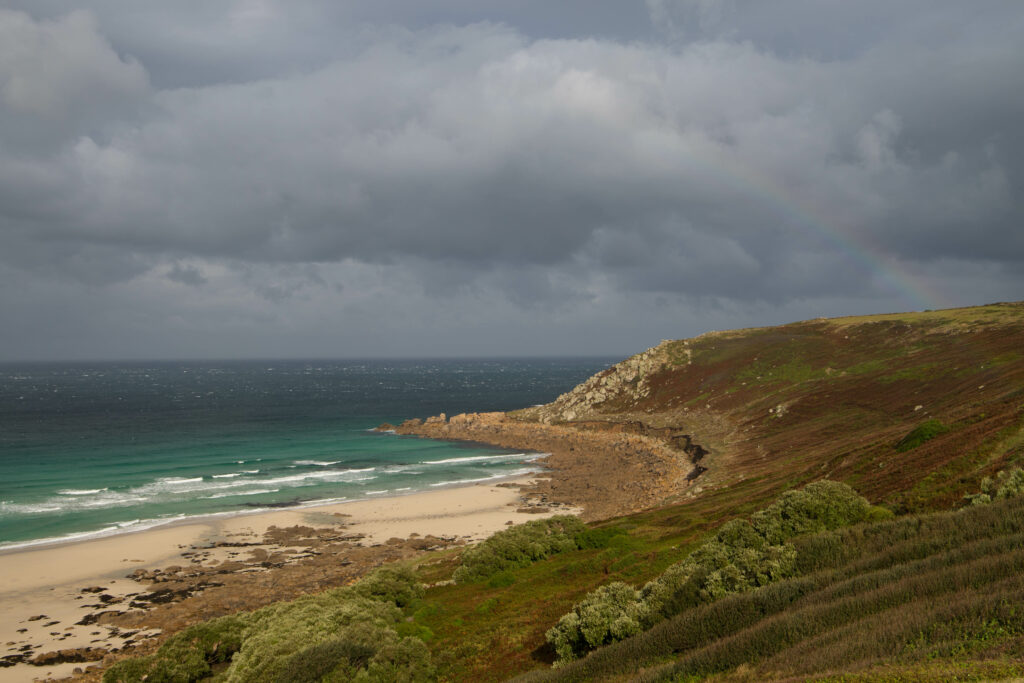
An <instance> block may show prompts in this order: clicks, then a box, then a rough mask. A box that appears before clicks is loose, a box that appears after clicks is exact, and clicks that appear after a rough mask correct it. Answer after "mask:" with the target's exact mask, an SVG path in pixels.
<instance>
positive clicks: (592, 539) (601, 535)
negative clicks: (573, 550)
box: [575, 527, 626, 550]
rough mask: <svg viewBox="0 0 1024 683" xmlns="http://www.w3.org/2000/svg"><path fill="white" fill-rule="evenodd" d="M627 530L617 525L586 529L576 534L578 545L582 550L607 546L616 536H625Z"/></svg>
mask: <svg viewBox="0 0 1024 683" xmlns="http://www.w3.org/2000/svg"><path fill="white" fill-rule="evenodd" d="M625 535H626V532H625V531H624V530H622V529H619V528H617V527H605V528H603V529H585V530H584V531H581V532H579V533H577V534H576V536H575V539H576V547H577V548H580V549H581V550H584V549H587V548H607V547H608V546H609V545H611V544H612V543H613V542H614V541H615V540H616V538H619V537H623V536H625Z"/></svg>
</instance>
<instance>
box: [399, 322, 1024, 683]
mask: <svg viewBox="0 0 1024 683" xmlns="http://www.w3.org/2000/svg"><path fill="white" fill-rule="evenodd" d="M645 358H647V359H650V362H648V360H645V361H644V363H645V364H644V365H643V366H642V367H643V368H644V372H645V373H646V374H645V375H644V376H643V377H642V378H641V377H636V376H635V375H634V376H633V377H632V378H631V377H630V376H629V375H628V374H625V375H623V376H624V377H625V381H623V382H619V383H616V384H614V385H609V387H611V388H609V389H608V390H607V391H602V392H596V393H593V392H592V394H593V395H600V400H599V401H591V403H590V404H589V405H584V406H583V409H582V410H581V409H580V406H581V405H583V404H582V403H581V401H580V400H579V397H580V395H582V394H580V395H577V396H576V398H572V397H568V398H567V397H563V398H562V399H560V400H559V402H556V403H555V404H553V405H552V406H549V407H547V408H546V411H547V412H546V413H545V412H543V411H536V410H534V411H524V412H523V413H521V414H520V417H521V418H522V419H526V420H531V419H541V418H542V417H543V416H544V415H547V416H555V418H556V421H557V419H558V416H559V415H561V416H562V417H561V421H568V422H570V423H572V422H577V423H579V424H580V427H581V428H593V426H594V424H595V422H596V423H600V422H613V423H630V424H640V425H642V426H643V427H644V428H663V427H672V428H673V429H675V430H685V431H686V433H687V434H690V435H692V438H693V441H694V442H695V443H699V444H701V445H702V446H704V447H706V448H707V449H708V450H709V451H710V453H709V454H708V455H707V456H705V460H704V461H703V462H704V464H706V465H707V466H708V468H709V469H708V470H707V471H706V472H704V473H703V474H701V476H700V477H699V478H697V480H696V481H695V484H694V486H693V487H691V489H689V490H688V491H686V492H684V493H681V494H680V495H679V496H677V497H676V498H675V499H672V500H668V501H665V504H664V505H663V506H661V507H659V508H657V509H653V510H649V511H646V512H643V513H640V514H635V515H631V516H628V517H622V518H616V519H611V520H606V521H604V522H602V523H600V524H598V525H595V526H594V527H592V531H591V532H589V535H583V536H580V535H579V532H578V531H573V532H572V534H571V539H572V542H569V541H565V542H559V543H552V544H548V545H549V546H550V548H555V547H557V551H550V552H549V550H545V551H544V552H543V553H538V554H537V555H536V557H535V558H533V560H535V561H532V560H531V561H529V562H526V561H519V560H517V561H516V562H515V563H514V564H510V565H508V566H507V567H505V568H500V567H499V568H498V569H496V570H495V571H494V572H493V573H487V572H483V573H477V574H474V575H473V576H474V578H473V579H472V580H466V581H465V582H460V583H456V582H453V581H452V580H451V579H452V577H453V575H454V574H455V572H456V570H457V569H458V568H459V566H460V561H461V560H460V554H459V551H443V552H441V553H436V554H432V555H431V556H428V557H426V558H425V559H421V560H420V561H418V562H417V563H416V564H415V565H414V566H413V567H412V569H413V571H414V572H415V573H416V576H418V578H419V580H420V581H422V582H424V583H426V584H428V586H429V587H428V588H427V590H426V591H425V592H424V593H423V594H422V595H420V596H417V597H416V598H415V599H412V600H410V601H409V602H408V603H407V604H404V605H402V606H401V609H402V616H401V618H398V619H397V620H396V621H395V623H394V625H393V626H389V628H392V629H393V630H394V632H395V634H396V636H395V637H400V638H406V637H413V638H417V639H419V640H422V641H423V642H424V643H425V644H426V645H427V647H428V648H429V650H430V656H431V661H432V664H431V666H432V667H435V670H436V673H437V675H438V677H439V678H440V679H442V680H452V681H461V680H474V681H490V680H495V681H496V680H505V679H507V678H510V677H514V676H517V675H527V676H528V678H529V679H530V680H532V679H533V678H537V679H541V680H547V679H548V678H552V679H558V680H562V679H567V680H591V679H594V678H604V679H608V680H633V679H634V678H636V679H638V680H702V679H704V678H707V677H710V678H711V679H712V680H750V681H758V680H766V679H779V680H807V679H813V680H822V679H825V680H844V681H861V680H953V679H958V680H983V679H990V678H1000V677H1008V676H1014V675H1022V674H1024V669H1022V667H1021V665H1020V662H1021V661H1022V660H1024V580H1022V579H1021V578H1020V577H1021V576H1024V554H1022V553H1024V551H1022V550H1021V548H1022V547H1024V543H1022V542H1024V503H1022V502H1020V501H1019V500H1018V499H1015V500H1002V501H999V500H997V501H995V502H993V503H991V504H988V505H979V506H968V507H964V506H965V505H966V501H965V498H964V496H965V495H966V494H969V493H976V492H978V491H980V490H981V487H982V479H983V478H984V477H986V476H991V475H994V474H995V473H996V472H997V471H1003V470H1007V469H1009V468H1011V467H1012V466H1014V465H1015V464H1017V465H1019V464H1021V463H1022V461H1024V305H1022V304H997V305H993V306H985V307H978V308H970V309H959V310H953V311H935V312H926V313H914V314H904V315H885V316H868V317H857V318H842V319H835V320H815V321H808V322H803V323H795V324H792V325H785V326H780V327H773V328H763V329H756V330H740V331H733V332H721V333H713V334H708V335H704V336H701V337H699V338H696V339H692V340H684V341H677V342H667V343H664V344H662V345H661V346H659V347H658V348H657V349H656V350H655V351H654V352H648V355H647V356H645ZM611 372H612V371H609V373H611ZM609 376H610V375H609ZM637 384H641V385H642V386H643V391H636V390H634V389H635V386H636V385H637ZM588 395H591V394H588ZM570 401H574V403H573V404H572V413H573V417H572V419H569V420H566V418H565V416H566V415H567V412H566V411H567V410H568V409H567V408H566V407H565V406H567V405H568V404H569V402H570ZM545 419H549V418H545ZM825 478H827V479H831V480H834V481H840V482H845V483H847V484H849V485H851V486H852V487H853V488H855V489H856V490H857V491H858V492H860V493H861V494H862V495H864V496H866V497H867V499H868V500H869V501H870V502H871V503H876V504H882V505H884V506H885V507H886V508H888V509H889V510H891V511H892V512H894V513H896V517H895V518H894V519H892V520H889V521H881V522H878V521H876V522H870V523H863V524H860V525H857V526H853V527H848V528H843V529H838V530H834V531H828V532H822V533H818V534H812V535H809V536H801V537H799V538H796V539H794V540H793V541H792V543H793V544H794V545H795V547H796V549H797V558H798V559H797V568H798V571H797V572H796V573H795V574H793V575H791V576H789V577H788V578H786V579H785V580H781V581H777V582H774V583H772V584H771V585H767V586H764V587H762V588H758V589H756V590H752V591H749V592H745V593H742V594H739V595H732V596H728V597H725V598H722V599H720V600H718V601H715V602H711V603H709V604H702V605H698V606H696V607H694V608H692V609H688V610H686V611H684V612H683V613H681V614H678V615H676V616H674V617H672V618H671V619H668V620H666V621H663V622H661V623H659V624H657V625H655V626H654V628H652V629H651V630H649V631H646V632H645V633H642V634H640V635H637V636H634V637H632V638H630V639H628V640H624V641H621V642H618V643H616V644H613V645H610V646H607V647H605V648H602V649H599V650H597V651H596V652H595V653H593V654H591V655H590V656H589V657H587V658H585V659H582V660H579V661H577V662H575V663H571V664H569V665H566V666H564V667H561V668H559V669H554V670H552V669H551V668H550V666H551V664H552V663H553V662H554V660H555V652H554V650H553V648H552V647H551V646H550V645H549V644H548V643H547V641H546V639H545V632H546V631H547V630H548V629H550V628H551V627H552V626H554V625H555V624H556V623H557V622H558V620H559V618H560V617H561V616H562V615H563V614H566V613H567V612H569V611H570V610H571V609H572V608H573V606H574V605H575V604H576V603H578V602H579V601H580V600H582V599H583V598H584V597H585V596H586V595H587V593H589V592H591V591H593V590H595V589H597V588H598V587H600V586H604V585H607V584H609V583H611V582H614V581H622V582H625V583H627V584H629V585H631V586H637V587H639V586H642V585H643V584H644V583H646V582H648V581H650V580H651V579H653V578H655V577H657V576H659V575H660V574H662V573H663V572H664V571H665V570H666V569H667V568H669V567H670V566H671V565H673V564H675V563H677V562H680V561H681V560H683V559H684V558H686V557H687V556H688V554H689V553H691V552H692V551H693V550H694V549H696V548H698V547H699V546H700V545H701V544H702V543H704V542H705V541H707V539H709V538H710V537H711V536H712V535H713V534H714V533H715V531H716V530H717V529H719V528H720V527H721V526H722V525H723V524H724V523H725V522H727V521H729V520H732V519H736V518H748V517H749V516H750V515H752V514H753V513H755V512H756V511H758V510H761V509H763V508H765V507H767V506H768V505H769V504H770V503H771V502H772V501H773V500H776V499H777V498H778V497H779V496H780V495H781V494H782V493H783V492H784V491H786V490H789V489H792V488H794V487H800V486H804V485H805V484H807V483H809V482H812V481H817V480H820V479H825ZM595 530H596V531H595ZM588 539H589V540H588ZM545 547H548V546H545ZM496 566H497V565H496ZM470 574H472V572H468V571H463V572H461V574H459V576H463V577H464V576H469V575H470Z"/></svg>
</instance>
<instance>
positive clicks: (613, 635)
mask: <svg viewBox="0 0 1024 683" xmlns="http://www.w3.org/2000/svg"><path fill="white" fill-rule="evenodd" d="M644 610H645V605H644V603H643V602H642V601H641V600H640V593H639V591H637V590H636V589H635V588H633V587H632V586H629V585H627V584H625V583H622V582H621V581H616V582H615V583H610V584H608V585H605V586H601V587H600V588H598V589H597V590H596V591H594V592H592V593H590V594H589V595H588V596H587V597H586V598H584V599H583V601H582V602H580V603H579V604H577V605H576V606H574V607H573V608H572V611H571V612H569V613H568V614H566V615H564V616H563V617H562V618H561V619H559V620H558V624H557V625H556V626H554V627H553V628H551V629H550V630H549V631H548V632H547V634H546V637H547V639H548V642H549V643H551V644H552V645H553V646H554V647H555V652H556V653H558V658H559V662H567V661H571V660H573V659H576V658H577V657H580V656H582V655H583V654H585V653H587V652H589V651H590V650H593V649H594V648H596V647H600V646H601V645H606V644H608V643H612V642H615V641H617V640H622V639H623V638H628V637H629V636H631V635H634V634H636V633H640V631H642V630H643V628H642V625H643V623H644V621H645V620H646V619H645V618H646V614H645V612H644Z"/></svg>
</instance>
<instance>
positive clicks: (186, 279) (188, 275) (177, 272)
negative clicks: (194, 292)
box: [167, 263, 209, 287]
mask: <svg viewBox="0 0 1024 683" xmlns="http://www.w3.org/2000/svg"><path fill="white" fill-rule="evenodd" d="M167 279H168V280H171V281H172V282H179V283H181V284H183V285H189V286H190V287H199V286H200V285H205V284H206V283H207V282H209V280H207V279H206V277H205V276H204V275H203V271H201V270H199V268H197V267H196V266H193V265H182V264H180V263H175V264H174V265H173V266H172V267H171V270H170V271H169V272H168V273H167Z"/></svg>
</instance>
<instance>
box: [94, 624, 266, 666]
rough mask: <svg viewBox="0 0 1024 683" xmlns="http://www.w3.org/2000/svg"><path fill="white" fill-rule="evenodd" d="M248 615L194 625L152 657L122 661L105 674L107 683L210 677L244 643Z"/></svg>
mask: <svg viewBox="0 0 1024 683" xmlns="http://www.w3.org/2000/svg"><path fill="white" fill-rule="evenodd" d="M246 628H247V621H246V619H245V617H244V616H236V615H232V616H227V617H221V618H219V619H212V620H210V621H205V622H203V623H201V624H196V625H194V626H190V627H188V628H186V629H184V630H182V631H179V632H178V633H176V634H174V635H173V636H171V637H170V638H168V639H167V641H166V642H165V643H164V644H163V645H162V646H161V647H160V650H159V651H158V652H157V653H156V654H155V655H152V656H149V657H138V658H134V659H126V660H122V661H120V662H118V663H116V664H114V665H113V666H111V667H110V668H109V669H107V671H106V672H105V673H104V675H103V681H104V683H130V682H132V681H142V680H145V681H147V683H149V682H166V683H172V682H174V683H178V682H179V681H180V682H186V681H195V680H199V679H200V678H203V677H205V676H208V675H209V673H210V664H214V663H217V662H226V661H228V660H230V659H231V656H232V655H234V654H235V653H236V652H238V650H239V649H240V648H241V646H242V638H243V634H244V633H245V629H246Z"/></svg>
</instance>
